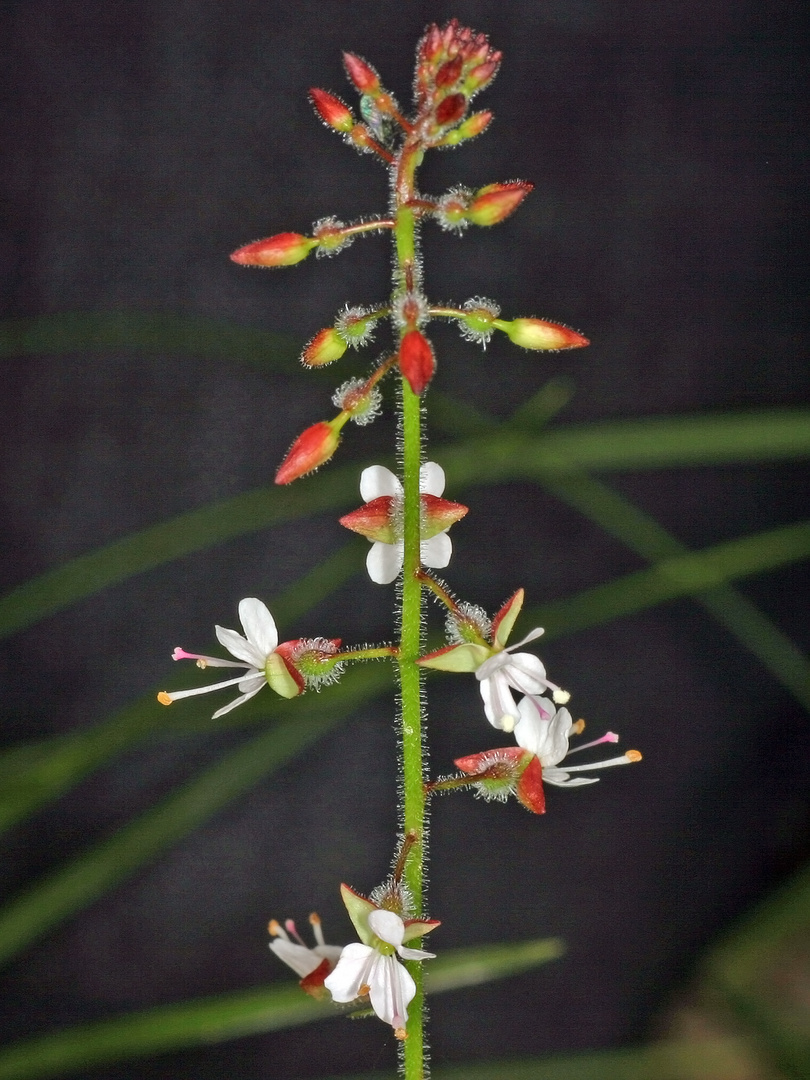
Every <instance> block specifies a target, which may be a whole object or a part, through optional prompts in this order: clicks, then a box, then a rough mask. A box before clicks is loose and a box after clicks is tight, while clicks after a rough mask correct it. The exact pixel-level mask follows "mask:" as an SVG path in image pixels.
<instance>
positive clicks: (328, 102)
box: [309, 86, 354, 134]
mask: <svg viewBox="0 0 810 1080" xmlns="http://www.w3.org/2000/svg"><path fill="white" fill-rule="evenodd" d="M309 100H310V101H311V102H312V104H313V106H314V108H315V112H316V113H317V114H318V116H320V118H321V120H323V122H324V123H325V124H326V125H328V126H329V127H330V128H334V129H335V131H340V132H343V133H344V134H345V133H346V132H348V131H351V130H352V128H353V127H354V117H353V116H352V111H351V109H350V108H349V107H348V106H347V105H344V104H343V102H342V101H341V100H340V98H338V97H335V95H334V94H329V93H327V92H326V90H319V89H318V88H317V87H316V86H313V87H312V89H311V90H310V91H309Z"/></svg>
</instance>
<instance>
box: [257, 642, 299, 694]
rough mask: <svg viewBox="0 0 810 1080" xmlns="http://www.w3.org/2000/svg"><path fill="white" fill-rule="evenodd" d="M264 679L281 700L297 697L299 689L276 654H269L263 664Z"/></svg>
mask: <svg viewBox="0 0 810 1080" xmlns="http://www.w3.org/2000/svg"><path fill="white" fill-rule="evenodd" d="M264 677H265V678H266V679H267V682H268V685H269V686H270V688H271V689H272V690H275V692H276V693H277V694H278V695H279V696H280V697H283V698H294V697H298V695H299V694H300V693H301V687H300V686H299V685H298V683H297V682H296V681H295V679H294V678H293V677H292V675H291V674H290V669H289V668H288V667H287V665H286V664H285V663H284V661H283V660H282V658H281V657H280V656H279V655H278V653H274V652H272V653H270V655H269V656H268V657H267V660H266V661H265V664H264Z"/></svg>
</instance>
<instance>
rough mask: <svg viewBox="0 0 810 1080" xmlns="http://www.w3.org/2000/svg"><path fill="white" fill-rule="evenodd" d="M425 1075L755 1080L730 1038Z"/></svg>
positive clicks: (492, 1079) (450, 1079)
mask: <svg viewBox="0 0 810 1080" xmlns="http://www.w3.org/2000/svg"><path fill="white" fill-rule="evenodd" d="M430 1075H431V1077H432V1080H755V1078H754V1076H753V1075H752V1074H751V1072H750V1071H749V1061H748V1057H747V1055H746V1052H745V1047H744V1044H742V1043H741V1042H740V1041H739V1040H737V1039H731V1038H729V1039H702V1040H700V1041H698V1040H696V1041H694V1042H692V1041H686V1040H684V1041H677V1042H675V1041H672V1042H662V1043H656V1044H653V1045H652V1046H639V1047H634V1048H631V1049H627V1050H598V1051H592V1052H590V1053H584V1054H565V1055H556V1056H555V1057H553V1058H523V1059H520V1058H518V1059H500V1060H496V1061H489V1062H474V1063H471V1064H465V1065H436V1064H435V1063H434V1065H433V1067H432V1068H431V1070H430ZM395 1076H396V1074H395V1071H394V1069H390V1070H388V1071H380V1072H370V1073H355V1074H353V1075H351V1076H346V1075H345V1074H344V1075H343V1076H341V1077H337V1076H334V1077H329V1078H328V1080H395Z"/></svg>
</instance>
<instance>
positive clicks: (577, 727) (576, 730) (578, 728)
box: [571, 720, 585, 735]
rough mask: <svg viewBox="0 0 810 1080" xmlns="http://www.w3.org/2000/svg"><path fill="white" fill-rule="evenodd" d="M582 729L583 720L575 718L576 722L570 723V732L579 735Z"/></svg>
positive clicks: (583, 726) (583, 725) (583, 728)
mask: <svg viewBox="0 0 810 1080" xmlns="http://www.w3.org/2000/svg"><path fill="white" fill-rule="evenodd" d="M584 730H585V721H584V720H577V722H576V723H575V724H572V725H571V734H572V735H581V734H582V732H583V731H584Z"/></svg>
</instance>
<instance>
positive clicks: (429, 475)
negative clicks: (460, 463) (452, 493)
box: [419, 461, 445, 497]
mask: <svg viewBox="0 0 810 1080" xmlns="http://www.w3.org/2000/svg"><path fill="white" fill-rule="evenodd" d="M444 485H445V476H444V469H443V468H442V467H441V465H437V464H436V462H435V461H426V462H425V463H424V465H422V467H421V468H420V469H419V490H420V491H421V492H422V494H423V495H436V496H437V497H438V496H439V495H442V494H443V493H444Z"/></svg>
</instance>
